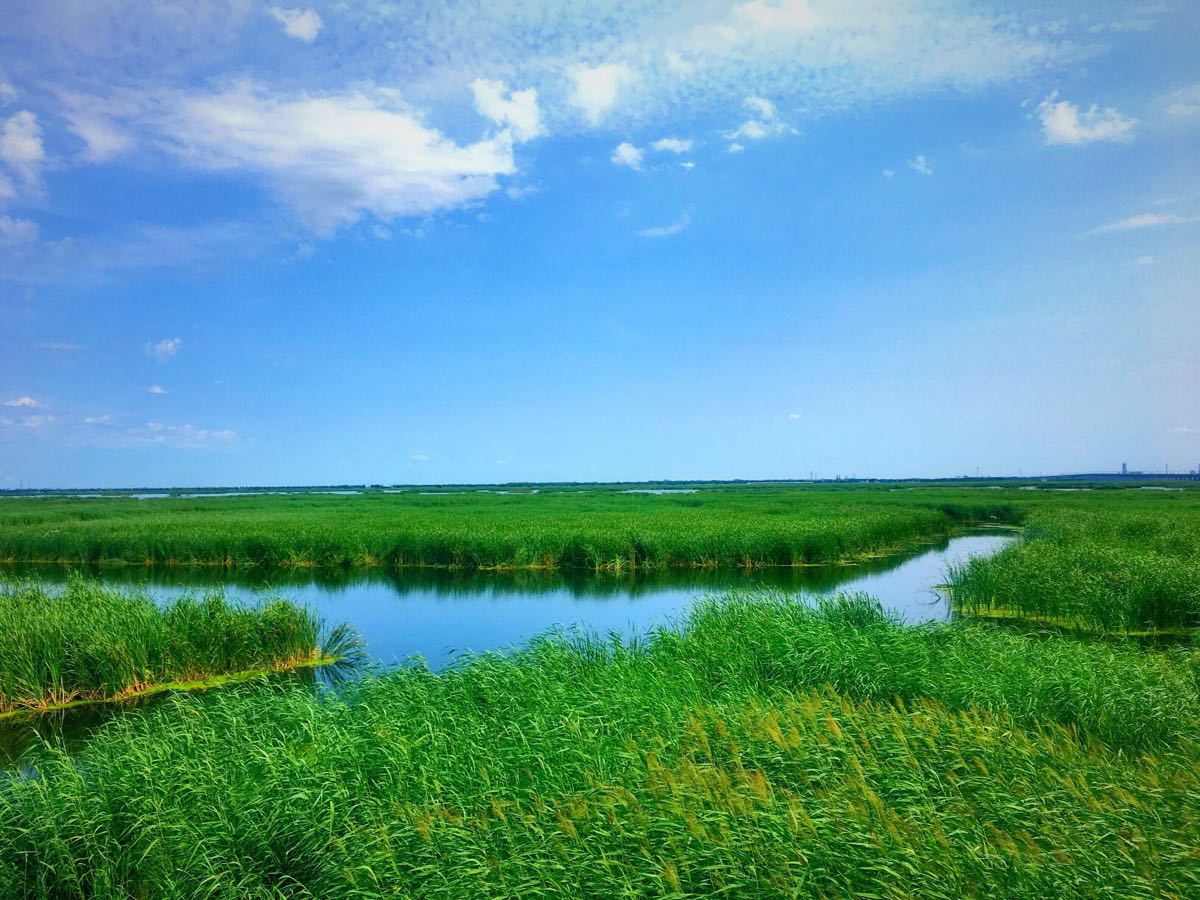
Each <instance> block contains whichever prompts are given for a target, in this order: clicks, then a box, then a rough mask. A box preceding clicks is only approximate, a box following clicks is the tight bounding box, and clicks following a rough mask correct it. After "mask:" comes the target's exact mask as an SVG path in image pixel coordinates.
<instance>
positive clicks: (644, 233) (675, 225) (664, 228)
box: [637, 213, 692, 238]
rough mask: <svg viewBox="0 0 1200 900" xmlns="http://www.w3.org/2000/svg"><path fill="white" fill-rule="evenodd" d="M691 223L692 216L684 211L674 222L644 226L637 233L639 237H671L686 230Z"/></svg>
mask: <svg viewBox="0 0 1200 900" xmlns="http://www.w3.org/2000/svg"><path fill="white" fill-rule="evenodd" d="M691 224H692V220H691V217H690V216H688V215H687V213H684V214H683V215H682V216H680V217H679V219H677V220H676V221H674V222H672V223H671V224H670V225H659V226H658V227H656V228H643V229H642V230H641V231H639V232H638V233H637V235H638V237H644V238H661V237H671V236H672V235H675V234H679V233H680V232H682V231H686V230H687V228H688V226H689V225H691Z"/></svg>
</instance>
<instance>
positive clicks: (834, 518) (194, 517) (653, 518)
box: [0, 488, 1016, 573]
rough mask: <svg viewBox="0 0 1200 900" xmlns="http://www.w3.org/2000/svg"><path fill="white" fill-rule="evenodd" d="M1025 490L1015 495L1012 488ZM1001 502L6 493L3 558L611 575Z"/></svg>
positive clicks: (812, 542)
mask: <svg viewBox="0 0 1200 900" xmlns="http://www.w3.org/2000/svg"><path fill="white" fill-rule="evenodd" d="M1009 493H1010V494H1015V493H1016V492H1009ZM1015 515H1016V514H1015V512H1014V508H1013V507H1012V506H1011V505H1010V503H1009V502H1008V501H1006V500H1004V499H993V498H990V497H986V498H985V497H983V496H982V495H981V494H980V492H974V493H968V492H962V491H959V492H954V491H946V490H936V489H935V490H928V491H922V492H893V491H887V490H878V489H872V490H862V491H855V490H830V489H811V490H801V489H795V488H793V489H773V488H759V489H745V488H742V489H725V490H706V491H702V492H699V493H696V494H684V495H665V496H648V495H635V494H622V493H618V492H611V491H598V492H595V493H588V494H569V493H560V494H521V495H508V496H504V495H496V494H462V495H459V494H440V495H436V496H421V495H418V494H367V495H363V496H354V497H339V496H317V495H295V496H283V497H281V496H263V497H226V498H209V499H203V500H183V499H169V500H154V501H145V502H141V501H137V500H130V499H124V498H102V499H91V500H81V499H65V498H0V560H4V559H8V560H13V561H42V562H66V563H71V564H114V563H123V564H134V565H145V564H152V565H181V566H182V565H211V566H223V567H243V566H267V567H322V568H329V567H419V566H430V567H443V568H456V569H478V568H514V569H535V568H562V569H581V570H590V571H604V572H618V573H619V572H627V571H630V570H634V569H638V570H641V569H665V568H670V567H673V566H687V567H721V566H748V567H753V566H768V565H802V564H806V563H824V562H838V561H842V560H846V559H852V558H857V557H861V556H863V555H869V554H872V553H878V552H883V551H888V550H895V549H902V548H908V547H911V546H913V545H914V544H917V543H921V542H925V541H930V540H935V539H938V538H942V537H945V536H946V535H948V534H950V533H951V531H952V530H953V529H954V528H955V527H957V526H958V525H959V524H961V523H962V522H964V521H979V520H986V521H1013V520H1014V519H1015Z"/></svg>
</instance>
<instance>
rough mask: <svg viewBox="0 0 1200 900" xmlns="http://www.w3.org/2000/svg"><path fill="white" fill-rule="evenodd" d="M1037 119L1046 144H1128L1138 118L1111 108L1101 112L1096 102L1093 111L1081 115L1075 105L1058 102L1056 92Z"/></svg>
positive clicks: (1042, 107)
mask: <svg viewBox="0 0 1200 900" xmlns="http://www.w3.org/2000/svg"><path fill="white" fill-rule="evenodd" d="M1038 117H1039V118H1040V119H1041V120H1042V134H1043V135H1044V136H1045V138H1046V143H1047V144H1090V143H1092V142H1094V141H1129V140H1132V139H1133V127H1134V125H1136V124H1137V120H1136V119H1131V118H1128V117H1126V116H1123V115H1121V114H1120V113H1119V112H1117V111H1116V110H1115V109H1114V108H1113V107H1111V106H1109V107H1106V108H1104V109H1101V108H1100V107H1099V106H1097V105H1096V104H1094V103H1093V104H1092V107H1091V108H1090V109H1087V110H1084V111H1083V112H1080V111H1079V107H1078V106H1076V105H1075V104H1074V103H1070V102H1068V101H1066V100H1059V99H1058V92H1057V91H1055V92H1054V93H1052V94H1051V95H1050V96H1049V97H1047V98H1046V99H1045V100H1043V101H1042V102H1041V103H1040V104H1038Z"/></svg>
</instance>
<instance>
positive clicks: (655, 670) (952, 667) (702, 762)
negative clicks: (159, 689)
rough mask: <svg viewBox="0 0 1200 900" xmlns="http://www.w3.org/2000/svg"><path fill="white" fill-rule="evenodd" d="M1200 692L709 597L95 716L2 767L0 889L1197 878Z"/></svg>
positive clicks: (1065, 658)
mask: <svg viewBox="0 0 1200 900" xmlns="http://www.w3.org/2000/svg"><path fill="white" fill-rule="evenodd" d="M714 641H720V642H721V643H720V645H719V646H714V645H713V642H714ZM781 654H782V655H784V656H785V657H786V658H781ZM1060 695H1065V696H1060ZM1198 699H1200V698H1198V696H1197V681H1196V678H1195V670H1194V669H1192V668H1191V667H1190V666H1189V663H1188V659H1186V658H1185V657H1184V655H1182V654H1149V653H1142V652H1138V651H1133V650H1131V651H1128V652H1127V651H1125V650H1124V649H1120V648H1113V647H1110V646H1105V645H1084V644H1079V643H1074V642H1071V641H1069V640H1066V639H1062V638H1053V637H1051V638H1040V639H1033V638H1027V637H1019V636H1015V635H1011V634H1007V633H1004V632H1002V631H1000V630H997V629H990V628H983V627H965V626H962V625H951V626H938V627H923V628H917V629H908V630H906V629H902V628H900V627H898V626H897V625H896V624H895V623H894V622H893V621H891V620H889V619H888V617H887V616H885V615H883V614H882V613H881V612H880V611H879V609H878V608H877V606H874V605H873V604H871V603H870V602H868V601H865V600H864V599H863V598H850V599H846V600H842V601H840V602H837V603H830V604H826V605H825V606H824V607H823V608H822V609H820V610H817V611H813V610H810V609H808V608H807V607H804V606H803V604H800V603H797V602H794V601H791V600H788V599H786V598H780V597H777V598H774V599H769V600H766V601H762V602H760V603H759V604H757V605H756V604H752V603H750V602H748V600H747V599H746V598H734V599H732V600H729V601H722V602H717V601H714V602H710V603H707V604H705V605H704V606H703V607H702V608H701V609H699V610H698V611H697V612H696V613H695V614H694V615H693V616H692V617H691V618H690V619H689V620H688V621H686V622H684V623H682V626H681V629H680V631H679V632H678V633H676V634H660V635H657V636H655V637H653V638H651V639H649V640H648V641H646V642H643V643H641V644H638V645H635V646H633V647H626V646H623V645H622V644H621V643H620V642H619V641H615V640H614V641H603V640H591V641H578V640H576V641H568V640H566V639H563V638H561V637H555V636H550V637H547V638H544V639H541V640H539V641H536V642H534V643H533V644H532V645H531V646H530V647H529V649H528V650H526V651H523V652H521V653H519V654H516V655H514V656H511V657H500V656H487V657H482V658H476V659H474V660H471V661H469V662H467V663H466V664H464V665H462V666H460V667H458V668H456V669H452V670H450V671H448V672H445V673H443V674H440V675H434V674H431V673H428V672H426V671H422V670H417V669H410V670H402V671H398V672H394V673H391V674H387V675H383V676H377V677H370V678H367V679H365V680H364V681H363V682H361V683H359V684H357V685H356V686H354V687H352V688H350V689H348V690H347V691H346V692H345V693H344V694H342V695H340V696H331V695H328V694H323V695H322V694H314V693H313V692H311V691H305V690H302V689H297V688H287V687H272V686H269V685H255V686H246V685H244V686H240V687H237V688H234V689H231V690H229V691H225V692H220V693H217V694H209V695H203V696H199V695H179V696H177V697H173V698H171V699H170V700H168V701H167V702H165V703H164V704H161V705H160V706H159V707H157V708H155V709H153V710H150V711H147V712H144V713H136V714H131V715H128V716H125V717H122V718H120V719H118V720H114V721H112V722H110V723H108V724H107V725H106V726H104V727H103V728H101V729H100V731H99V732H98V733H97V735H96V736H95V737H94V738H93V739H92V740H91V742H90V743H89V744H88V745H87V747H85V748H84V749H83V751H82V752H81V753H80V755H79V756H78V757H77V758H71V757H69V756H67V755H66V754H64V753H62V752H59V751H56V750H54V749H52V748H48V749H46V750H44V751H42V752H40V753H38V754H35V755H34V756H32V757H29V758H28V759H27V763H28V764H29V765H30V766H32V767H33V771H34V773H35V776H36V777H26V778H21V779H16V780H10V781H9V782H8V783H0V895H3V896H9V895H11V896H31V897H63V896H76V897H85V896H86V897H115V896H173V897H175V896H177V897H198V896H205V897H231V898H232V897H251V898H254V897H280V896H289V897H331V896H339V897H340V896H361V897H375V896H393V895H395V896H421V897H462V896H513V897H516V896H520V897H530V896H644V895H651V896H675V897H683V896H686V897H709V896H714V895H719V894H721V893H728V894H732V895H735V896H774V895H783V896H793V895H801V896H809V895H825V896H849V895H860V896H861V895H868V896H894V897H907V896H914V895H917V896H930V897H962V896H972V895H982V896H999V895H1006V896H1031V897H1032V896H1038V897H1042V896H1078V895H1100V896H1114V895H1119V896H1135V895H1136V896H1162V895H1176V896H1190V895H1195V894H1196V893H1197V891H1200V856H1198V855H1197V850H1196V848H1197V847H1198V846H1200V820H1198V817H1197V815H1196V809H1198V808H1200V766H1197V762H1200V759H1198V757H1197V750H1196V746H1197V743H1196V741H1195V738H1196V737H1197V734H1198V730H1197V721H1196V711H1197V709H1200V704H1198V703H1197V700H1198Z"/></svg>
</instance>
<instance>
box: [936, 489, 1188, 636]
mask: <svg viewBox="0 0 1200 900" xmlns="http://www.w3.org/2000/svg"><path fill="white" fill-rule="evenodd" d="M950 585H951V589H952V594H953V600H954V605H955V607H956V608H957V609H958V610H959V611H960V612H963V613H967V614H972V615H987V616H1002V617H1017V618H1024V619H1033V620H1042V621H1048V622H1051V623H1054V624H1059V625H1068V626H1075V627H1083V628H1086V629H1088V630H1093V631H1102V632H1108V631H1140V630H1147V629H1148V630H1162V629H1179V628H1194V627H1197V626H1200V509H1198V508H1197V506H1196V504H1195V503H1194V502H1187V501H1180V502H1176V503H1174V504H1172V505H1166V504H1163V505H1162V506H1161V508H1160V512H1159V513H1158V514H1157V515H1147V514H1146V513H1145V511H1144V510H1143V509H1140V508H1138V507H1137V506H1133V507H1132V508H1128V509H1126V508H1121V507H1119V506H1111V507H1108V508H1104V507H1101V508H1091V509H1082V510H1071V511H1070V512H1068V511H1065V510H1057V509H1046V510H1041V511H1039V512H1038V513H1036V514H1035V515H1034V516H1033V517H1031V522H1030V526H1029V528H1028V537H1027V540H1026V541H1024V542H1022V543H1019V544H1015V545H1013V546H1011V547H1009V548H1007V549H1006V550H1004V551H1002V552H1001V553H999V554H997V555H995V556H992V557H989V558H981V559H975V560H972V561H970V562H969V563H967V564H966V565H964V566H961V567H958V568H957V569H955V570H953V571H952V572H951V573H950Z"/></svg>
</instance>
